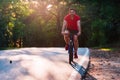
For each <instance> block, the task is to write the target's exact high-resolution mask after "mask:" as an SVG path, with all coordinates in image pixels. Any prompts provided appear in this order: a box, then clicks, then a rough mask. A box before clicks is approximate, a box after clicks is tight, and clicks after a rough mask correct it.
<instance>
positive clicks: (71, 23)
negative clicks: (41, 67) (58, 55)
mask: <svg viewBox="0 0 120 80" xmlns="http://www.w3.org/2000/svg"><path fill="white" fill-rule="evenodd" d="M64 20H65V21H66V22H67V24H66V27H67V29H69V30H78V26H77V21H78V20H80V17H79V16H78V15H77V14H75V15H74V17H73V19H71V15H70V14H68V15H66V16H65V17H64Z"/></svg>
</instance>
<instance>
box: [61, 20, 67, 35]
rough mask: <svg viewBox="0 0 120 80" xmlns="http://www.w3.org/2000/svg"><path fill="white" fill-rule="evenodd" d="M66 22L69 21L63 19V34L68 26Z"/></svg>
mask: <svg viewBox="0 0 120 80" xmlns="http://www.w3.org/2000/svg"><path fill="white" fill-rule="evenodd" d="M66 24H67V22H66V21H65V20H64V21H63V26H62V31H61V33H62V34H64V30H65V28H66Z"/></svg>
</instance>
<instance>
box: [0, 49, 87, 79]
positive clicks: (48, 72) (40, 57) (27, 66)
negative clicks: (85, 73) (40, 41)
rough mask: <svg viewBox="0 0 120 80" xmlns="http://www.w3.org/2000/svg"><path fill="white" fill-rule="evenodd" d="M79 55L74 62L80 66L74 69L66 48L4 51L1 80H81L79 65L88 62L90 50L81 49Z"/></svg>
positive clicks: (0, 59) (0, 66) (0, 67)
mask: <svg viewBox="0 0 120 80" xmlns="http://www.w3.org/2000/svg"><path fill="white" fill-rule="evenodd" d="M78 54H79V59H76V60H74V61H75V62H76V63H77V64H78V66H76V67H74V65H73V67H72V66H71V65H69V63H68V53H67V51H65V50H64V48H54V47H53V48H52V47H51V48H36V47H32V48H21V49H14V50H2V51H0V80H79V79H80V77H81V76H80V73H79V72H78V71H79V69H80V68H79V67H80V66H79V65H83V64H84V62H85V61H87V58H86V57H88V56H89V50H88V48H79V49H78ZM10 60H11V61H12V63H11V64H10ZM85 65H86V64H84V66H85Z"/></svg>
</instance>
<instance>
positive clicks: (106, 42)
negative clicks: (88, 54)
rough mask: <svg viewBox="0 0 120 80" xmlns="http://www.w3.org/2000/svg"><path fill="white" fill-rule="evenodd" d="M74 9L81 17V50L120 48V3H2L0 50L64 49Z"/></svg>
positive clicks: (87, 0)
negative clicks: (66, 23)
mask: <svg viewBox="0 0 120 80" xmlns="http://www.w3.org/2000/svg"><path fill="white" fill-rule="evenodd" d="M70 7H73V8H75V9H76V11H77V14H78V15H79V16H80V17H81V29H82V34H81V35H80V37H79V46H80V47H114V46H117V47H120V4H119V0H0V47H63V46H64V45H65V42H64V39H63V35H61V28H62V23H63V18H64V16H65V15H66V14H68V9H69V8H70Z"/></svg>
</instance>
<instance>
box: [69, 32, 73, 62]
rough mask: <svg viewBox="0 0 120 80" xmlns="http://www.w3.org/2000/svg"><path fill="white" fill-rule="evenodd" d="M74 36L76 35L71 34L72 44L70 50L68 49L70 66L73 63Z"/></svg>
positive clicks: (70, 43)
mask: <svg viewBox="0 0 120 80" xmlns="http://www.w3.org/2000/svg"><path fill="white" fill-rule="evenodd" d="M73 36H74V34H72V33H70V42H69V48H68V53H69V64H71V62H73V47H74V41H73Z"/></svg>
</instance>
